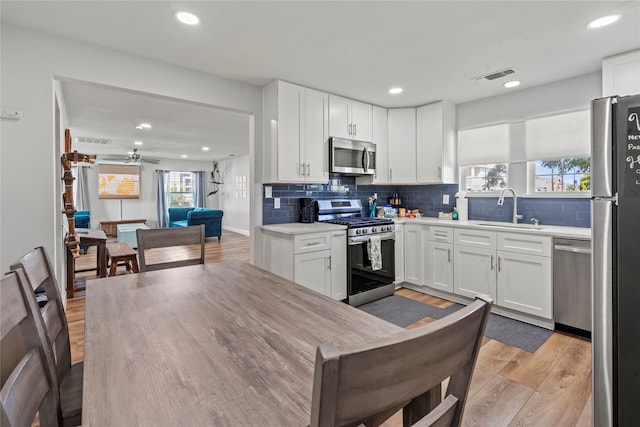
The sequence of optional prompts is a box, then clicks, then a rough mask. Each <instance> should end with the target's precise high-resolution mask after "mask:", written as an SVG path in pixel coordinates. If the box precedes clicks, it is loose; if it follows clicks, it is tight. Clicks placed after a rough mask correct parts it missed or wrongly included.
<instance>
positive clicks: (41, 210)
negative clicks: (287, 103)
mask: <svg viewBox="0 0 640 427" xmlns="http://www.w3.org/2000/svg"><path fill="white" fill-rule="evenodd" d="M0 31H1V34H0V43H1V44H0V52H1V60H0V67H1V68H0V74H1V80H0V88H1V91H2V92H1V94H0V95H1V98H2V106H3V107H5V106H10V107H15V108H18V109H21V110H22V119H21V120H18V121H7V120H3V121H2V126H1V129H0V139H1V144H0V241H1V243H0V268H2V271H7V270H8V267H9V264H10V263H11V262H12V261H14V260H15V259H17V258H18V257H20V256H21V255H22V254H24V253H26V252H27V251H29V250H31V249H32V248H33V247H35V246H40V245H42V246H44V247H45V248H46V250H47V251H48V252H49V254H50V255H51V257H52V258H53V260H54V262H55V264H56V265H57V271H61V270H60V266H61V265H62V263H64V257H63V256H62V255H63V253H61V249H60V248H61V245H60V242H61V228H62V215H61V213H60V209H59V208H58V205H59V202H58V200H59V199H60V191H59V185H60V167H59V164H60V160H59V149H58V148H57V147H56V146H55V144H56V140H57V138H56V137H55V135H54V133H55V126H54V119H55V113H54V80H55V78H56V77H58V78H72V79H77V80H82V81H86V82H94V83H98V84H105V85H110V86H115V87H119V88H124V89H131V90H136V91H143V92H148V93H152V94H157V95H161V96H169V97H173V98H177V99H184V100H187V101H192V102H200V103H204V104H207V105H211V106H214V107H221V108H228V109H232V110H234V111H241V112H246V113H248V114H252V115H254V118H255V121H257V123H261V122H262V90H261V88H260V87H257V86H252V85H248V84H245V83H240V82H236V81H233V80H228V79H224V78H220V77H216V76H213V75H209V74H204V73H199V72H196V71H192V70H189V69H186V68H183V67H178V66H174V65H170V64H167V63H164V62H159V61H153V60H149V59H146V58H141V57H137V56H133V55H129V54H126V53H122V52H118V51H114V50H110V49H105V48H102V47H99V46H95V45H90V44H86V43H82V42H78V41H73V40H70V39H66V38H61V37H56V36H53V35H50V34H44V33H39V32H34V31H31V30H27V29H24V28H21V27H16V26H13V25H9V24H5V23H3V25H2V27H1V28H0ZM251 128H252V129H253V130H254V132H255V140H256V141H262V128H261V127H260V126H253V127H251ZM251 150H252V151H251V152H252V155H253V156H255V157H254V158H255V159H262V147H261V144H255V147H253V146H252V147H251ZM261 164H262V162H261V160H260V161H256V162H255V167H256V168H260V169H259V170H257V171H255V172H256V173H255V175H254V176H256V177H260V176H262V172H261ZM254 199H256V197H255V196H254ZM253 211H254V215H253V216H252V221H261V217H262V211H261V205H259V204H258V205H256V206H255V208H254V209H253ZM257 224H260V222H257ZM59 280H60V281H64V278H62V277H59Z"/></svg>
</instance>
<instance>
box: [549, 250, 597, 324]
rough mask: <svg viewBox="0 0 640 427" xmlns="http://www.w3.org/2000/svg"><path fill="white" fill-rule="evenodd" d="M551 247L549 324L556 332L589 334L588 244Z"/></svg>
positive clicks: (589, 251) (589, 258) (589, 270)
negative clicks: (561, 330)
mask: <svg viewBox="0 0 640 427" xmlns="http://www.w3.org/2000/svg"><path fill="white" fill-rule="evenodd" d="M553 243H554V244H553V320H554V321H555V322H556V327H557V326H560V328H558V329H562V327H563V326H568V327H569V329H570V330H571V328H573V329H579V330H582V331H587V332H591V241H590V240H578V239H561V238H555V239H554V240H553ZM578 332H579V331H578Z"/></svg>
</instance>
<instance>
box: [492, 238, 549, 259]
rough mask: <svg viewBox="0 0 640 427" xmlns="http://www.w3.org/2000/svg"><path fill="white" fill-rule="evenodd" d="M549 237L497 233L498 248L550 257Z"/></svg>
mask: <svg viewBox="0 0 640 427" xmlns="http://www.w3.org/2000/svg"><path fill="white" fill-rule="evenodd" d="M551 239H552V238H551V237H550V236H534V235H532V234H524V233H498V250H499V251H506V252H516V253H520V254H529V255H539V256H546V257H550V256H551V246H552V241H551Z"/></svg>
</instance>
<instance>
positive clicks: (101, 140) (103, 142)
mask: <svg viewBox="0 0 640 427" xmlns="http://www.w3.org/2000/svg"><path fill="white" fill-rule="evenodd" d="M76 142H82V143H85V144H100V145H107V144H111V140H110V139H106V138H91V137H88V136H79V137H77V138H76Z"/></svg>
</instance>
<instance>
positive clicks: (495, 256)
mask: <svg viewBox="0 0 640 427" xmlns="http://www.w3.org/2000/svg"><path fill="white" fill-rule="evenodd" d="M454 236H455V237H454V266H455V268H454V275H453V276H454V287H453V292H454V293H455V294H458V295H462V296H465V297H469V298H474V297H475V296H476V295H478V294H485V295H489V296H490V297H491V298H493V300H494V304H495V305H496V306H499V307H504V308H507V309H510V310H514V311H518V312H522V313H528V314H532V315H535V316H538V317H541V318H545V319H551V318H552V314H553V313H552V308H553V305H552V304H553V303H552V301H553V300H552V298H553V292H552V290H553V273H552V265H551V239H552V238H551V237H550V236H536V235H531V234H524V233H496V232H490V231H478V230H472V231H469V230H463V229H456V230H455V232H454Z"/></svg>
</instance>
